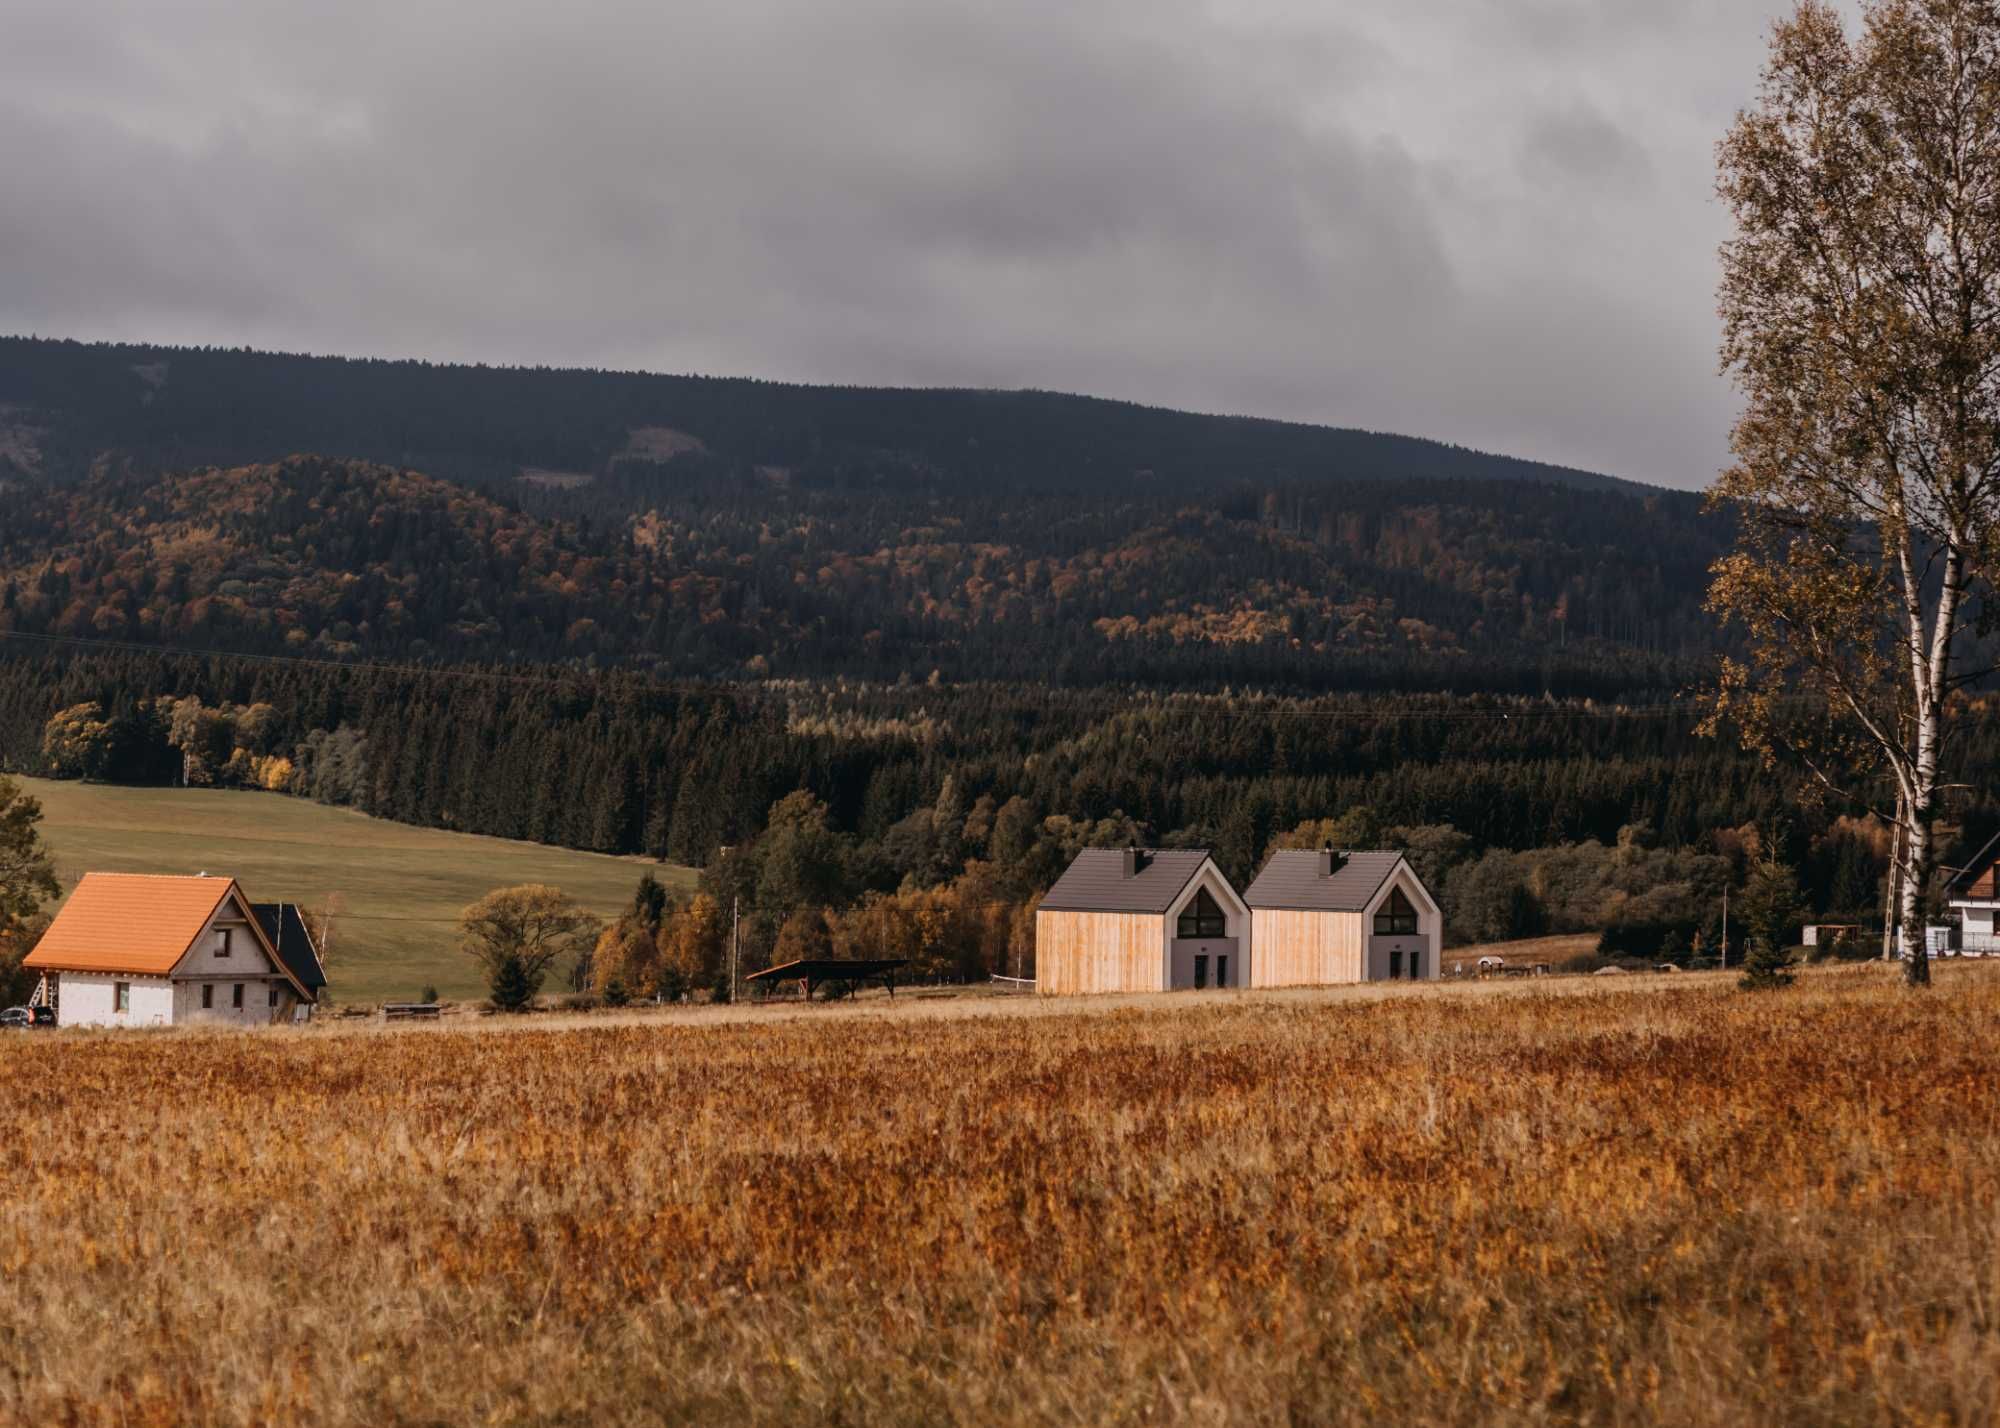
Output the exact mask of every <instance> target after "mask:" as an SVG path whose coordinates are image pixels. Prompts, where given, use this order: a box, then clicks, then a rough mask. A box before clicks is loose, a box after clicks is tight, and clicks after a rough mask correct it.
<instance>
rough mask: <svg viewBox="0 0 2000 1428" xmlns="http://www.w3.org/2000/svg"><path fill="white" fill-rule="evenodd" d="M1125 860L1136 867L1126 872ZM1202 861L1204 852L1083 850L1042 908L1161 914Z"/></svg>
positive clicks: (1189, 881) (1198, 870) (1057, 882)
mask: <svg viewBox="0 0 2000 1428" xmlns="http://www.w3.org/2000/svg"><path fill="white" fill-rule="evenodd" d="M1128 860H1129V861H1130V862H1131V863H1133V864H1134V865H1135V866H1134V867H1133V868H1132V871H1130V872H1127V871H1126V867H1127V863H1128ZM1207 861H1208V849H1206V848H1187V849H1178V848H1177V849H1172V850H1168V851H1161V850H1156V849H1152V848H1138V849H1126V848H1085V849H1084V850H1083V851H1082V852H1081V853H1078V854H1077V855H1076V861H1075V862H1074V863H1071V864H1070V865H1069V871H1068V872H1066V873H1064V874H1063V875H1062V876H1061V877H1060V878H1057V879H1056V885H1055V886H1054V887H1052V888H1050V889H1049V895H1048V896H1047V897H1045V898H1043V899H1042V903H1041V910H1042V911H1044V912H1142V913H1161V912H1165V911H1166V910H1167V909H1168V908H1170V907H1172V906H1173V905H1174V899H1175V898H1177V897H1179V896H1180V895H1181V893H1182V892H1183V891H1185V890H1186V888H1187V885H1188V884H1189V883H1191V882H1193V881H1194V876H1195V874H1196V873H1198V872H1200V871H1201V865H1202V864H1203V863H1206V862H1207Z"/></svg>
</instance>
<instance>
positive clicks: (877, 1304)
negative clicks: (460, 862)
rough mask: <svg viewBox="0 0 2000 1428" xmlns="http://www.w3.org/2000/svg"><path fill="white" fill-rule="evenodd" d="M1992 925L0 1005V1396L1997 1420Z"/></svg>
mask: <svg viewBox="0 0 2000 1428" xmlns="http://www.w3.org/2000/svg"><path fill="white" fill-rule="evenodd" d="M1996 973H2000V969H1994V970H1993V971H1989V969H1985V968H1961V967H1956V966H1952V967H1945V968H1943V969H1941V970H1940V973H1939V978H1938V986H1937V989H1936V991H1935V992H1934V993H1933V994H1931V995H1928V996H1912V995H1908V994H1905V993H1903V992H1901V991H1900V990H1898V989H1897V988H1896V987H1895V985H1894V984H1893V982H1892V980H1891V978H1892V977H1893V973H1891V972H1887V971H1885V970H1884V969H1880V968H1875V967H1863V968H1859V969H1844V970H1836V971H1829V972H1825V973H1815V974H1813V975H1811V976H1810V977H1808V978H1807V979H1806V980H1805V982H1804V983H1803V984H1802V985H1801V986H1799V987H1797V988H1795V989H1793V990H1792V991H1790V992H1787V993H1782V994H1766V995H1754V996H1753V995H1745V994H1739V993H1736V992H1734V991H1733V990H1729V989H1727V984H1726V983H1725V982H1724V981H1722V980H1721V979H1719V978H1717V979H1697V978H1691V977H1682V978H1661V979H1658V980H1652V979H1636V978H1635V979H1622V980H1620V981H1619V982H1618V984H1617V985H1615V986H1607V985H1605V984H1603V983H1598V984H1595V985H1586V984H1582V983H1581V982H1578V983H1568V984H1540V985H1538V986H1534V987H1527V986H1513V987H1507V988H1480V987H1466V988H1422V989H1402V990H1399V991H1398V992H1397V993H1395V994H1390V995H1380V994H1376V995H1366V996H1362V995H1342V994H1339V993H1329V994H1277V995H1257V994H1251V995H1243V996H1216V995H1210V996H1208V997H1206V998H1197V997H1195V996H1192V995H1184V996H1182V997H1180V998H1175V999H1165V1000H1162V1001H1160V1002H1157V1003H1155V1004H1151V1005H1147V1006H1143V1007H1122V1006H1108V1007H1102V1008H1099V1007H1092V1006H1086V1005H1081V1004H1078V1005H1072V1006H1069V1007H1065V1008H1060V1009H1056V1010H1052V1011H1042V1010H1039V1009H1036V1008H1032V1007H1029V1008H1023V1007H1005V1008H1001V1009H998V1010H997V1011H996V1012H995V1013H994V1014H989V1015H967V1014H957V1015H942V1016H940V1015H931V1014H928V1013H927V1012H926V1011H925V1010H924V1009H923V1008H921V1007H913V1006H909V1005H907V1004H904V1005H900V1006H899V1007H898V1008H897V1009H896V1010H895V1011H893V1012H888V1011H885V1010H881V1009H878V1008H854V1009H848V1010H841V1009H825V1010H823V1009H818V1008H815V1009H811V1010H810V1011H809V1012H806V1013H804V1014H786V1013H770V1014H767V1015H766V1016H764V1017H762V1018H759V1017H756V1016H751V1017H747V1018H743V1019H738V1020H730V1021H726V1022H725V1021H717V1022H713V1023H708V1024H702V1023H696V1024H682V1023H676V1022H674V1021H671V1020H664V1021H654V1022H649V1021H646V1020H644V1019H636V1018H634V1019H626V1020H622V1021H617V1022H605V1023H600V1024H590V1023H579V1024H572V1025H565V1026H557V1027H553V1028H541V1027H538V1028H535V1029H527V1030H521V1031H519V1032H517V1033H514V1034H491V1033H490V1032H488V1031H486V1030H484V1029H483V1028H482V1029H480V1030H464V1031H460V1030H454V1029H450V1028H437V1027H432V1028H420V1029H415V1030H411V1031H408V1032H394V1033H385V1032H380V1031H376V1032H369V1031H350V1030H342V1029H335V1028H322V1029H311V1030H305V1031H300V1032H274V1033H270V1034H262V1033H259V1034H234V1035H232V1034H227V1033H191V1032H166V1033H150V1034H149V1033H103V1034H95V1035H90V1034H70V1033H63V1034H57V1035H17V1036H16V1037H14V1038H13V1039H11V1040H8V1041H5V1042H0V1078H4V1095H5V1103H6V1105H7V1106H8V1107H9V1108H10V1110H11V1111H12V1113H13V1119H12V1130H13V1134H11V1135H10V1136H9V1137H8V1150H7V1153H6V1154H5V1155H4V1157H0V1420H5V1421H16V1422H55V1423H118V1424H186V1423H253V1422H254V1423H278V1424H285V1423H312V1424H318V1423H371V1424H381V1423H411V1422H414V1423H469V1422H498V1423H510V1422H524V1423H564V1424H579V1425H582V1424H599V1423H654V1422H703V1423H711V1422H733V1421H749V1422H761V1423H793V1422H842V1423H853V1424H883V1423H919V1422H921V1423H935V1422H944V1421H958V1422H977V1423H1007V1422H1072V1423H1093V1424H1095V1423H1116V1422H1190V1423H1248V1422H1258V1423H1268V1422H1273V1421H1290V1422H1295V1423H1327V1422H1358V1421H1367V1422H1391V1421H1400V1422H1445V1423H1468V1424H1470V1423H1508V1422H1530V1421H1536V1422H1540V1421H1549V1420H1557V1421H1569V1420H1586V1421H1590V1422H1600V1423H1621V1422H1650V1421H1669V1422H1674V1423H1694V1424H1701V1423H1712V1424H1725V1423H1727V1424H1737V1423H1744V1422H1750V1421H1763V1422H1785V1423H1792V1424H1797V1423H1826V1424H1852V1423H1871V1422H1927V1423H1950V1422H1990V1421H1992V1420H1993V1418H1994V1417H1995V1415H1996V1412H2000V1334H1996V1327H1995V1315H1996V1314H2000V1258H1996V1246H2000V1225H1996V1216H1995V1198H1996V1191H2000V1135H1996V1129H1995V1105H1996V1097H1995V1093H1994V1084H1995V1078H1996V1076H2000V1044H1996V1031H2000V974H1996ZM1608 980H1610V979H1607V981H1608ZM488 1025H489V1026H490V1023H489V1024H488Z"/></svg>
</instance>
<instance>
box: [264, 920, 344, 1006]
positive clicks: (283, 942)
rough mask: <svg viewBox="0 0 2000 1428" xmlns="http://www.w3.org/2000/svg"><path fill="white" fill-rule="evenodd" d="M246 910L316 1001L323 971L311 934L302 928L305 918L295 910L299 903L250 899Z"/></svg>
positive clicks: (324, 979) (323, 975) (324, 978)
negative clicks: (254, 917) (260, 926)
mask: <svg viewBox="0 0 2000 1428" xmlns="http://www.w3.org/2000/svg"><path fill="white" fill-rule="evenodd" d="M250 911H251V912H253V913H255V914H256V915H257V921H258V923H259V924H261V925H262V927H263V929H264V935H265V936H266V937H268V938H270V939H271V945H272V946H273V947H275V948H277V949H278V955H279V956H280V957H281V958H283V959H284V962H285V966H286V967H287V968H288V969H289V970H290V971H291V974H292V976H293V977H295V978H297V979H298V983H299V985H300V986H302V987H304V988H305V989H306V990H307V991H308V992H311V993H312V998H313V1000H314V1001H318V1000H319V994H320V989H321V988H323V987H325V986H326V972H325V970H324V969H323V968H321V966H320V962H319V949H318V948H317V947H315V946H313V940H312V933H311V932H309V931H307V930H306V920H305V918H304V917H303V916H301V915H300V913H299V905H298V904H297V903H295V902H253V903H251V904H250Z"/></svg>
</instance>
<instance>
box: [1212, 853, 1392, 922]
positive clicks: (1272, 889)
mask: <svg viewBox="0 0 2000 1428" xmlns="http://www.w3.org/2000/svg"><path fill="white" fill-rule="evenodd" d="M1324 860H1325V854H1324V853H1323V852H1320V851H1315V850H1313V849H1309V848H1306V849H1293V848H1280V849H1279V850H1278V851H1277V852H1275V853H1273V854H1272V855H1271V858H1270V861H1269V862H1267V863H1265V864H1264V871H1262V872H1261V873H1259V874H1257V880H1256V881H1255V882H1253V883H1251V884H1250V889H1249V891H1248V892H1246V893H1244V894H1243V900H1244V901H1245V902H1247V903H1249V904H1250V906H1251V907H1253V908H1257V907H1262V908H1270V909H1273V910H1286V911H1296V912H1366V911H1367V910H1368V904H1369V903H1371V902H1373V901H1374V900H1375V894H1376V893H1378V892H1380V891H1381V890H1382V884H1384V883H1386V882H1387V881H1389V877H1390V875H1391V874H1392V873H1394V872H1395V871H1396V866H1397V864H1399V863H1401V862H1402V861H1403V855H1402V854H1401V853H1340V854H1336V855H1335V860H1334V861H1335V867H1334V869H1333V871H1332V872H1331V873H1322V872H1321V871H1320V868H1321V867H1322V866H1323V865H1324Z"/></svg>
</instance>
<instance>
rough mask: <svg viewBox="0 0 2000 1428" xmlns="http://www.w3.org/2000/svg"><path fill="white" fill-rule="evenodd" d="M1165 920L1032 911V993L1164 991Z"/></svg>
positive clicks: (1140, 915)
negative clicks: (1033, 944) (1033, 961)
mask: <svg viewBox="0 0 2000 1428" xmlns="http://www.w3.org/2000/svg"><path fill="white" fill-rule="evenodd" d="M1166 938H1167V920H1166V918H1164V917H1162V916H1160V915H1158V914H1154V913H1137V912H1049V911H1037V912H1036V913H1035V990H1036V991H1037V992H1039V993H1040V994H1041V995H1043V996H1078V995H1082V994H1086V993H1090V992H1162V991H1165V990H1166V985H1167V984H1166V976H1167V962H1166V952H1167V941H1166Z"/></svg>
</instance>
